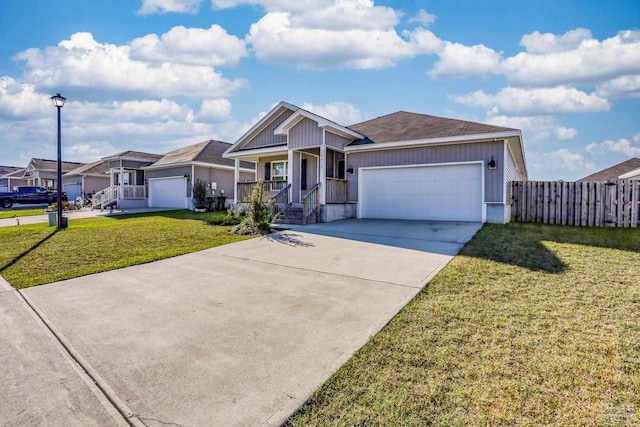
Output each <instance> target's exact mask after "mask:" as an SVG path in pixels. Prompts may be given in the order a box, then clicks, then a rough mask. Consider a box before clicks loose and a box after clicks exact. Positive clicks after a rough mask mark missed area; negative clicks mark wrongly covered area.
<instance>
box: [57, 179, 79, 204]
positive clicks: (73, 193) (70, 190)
mask: <svg viewBox="0 0 640 427" xmlns="http://www.w3.org/2000/svg"><path fill="white" fill-rule="evenodd" d="M62 191H63V192H65V193H67V198H68V199H69V200H71V201H74V200H76V199H77V198H78V197H80V196H81V195H82V184H80V183H79V182H73V183H68V184H65V183H63V184H62Z"/></svg>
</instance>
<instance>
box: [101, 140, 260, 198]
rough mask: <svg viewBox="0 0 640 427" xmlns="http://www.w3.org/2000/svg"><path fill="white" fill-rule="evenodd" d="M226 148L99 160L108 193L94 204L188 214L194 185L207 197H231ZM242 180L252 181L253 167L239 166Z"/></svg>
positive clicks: (206, 146) (202, 146)
mask: <svg viewBox="0 0 640 427" xmlns="http://www.w3.org/2000/svg"><path fill="white" fill-rule="evenodd" d="M229 147H230V144H228V143H225V142H221V141H214V140H210V141H204V142H200V143H197V144H194V145H190V146H188V147H184V148H179V149H177V150H174V151H170V152H168V153H166V154H164V155H160V154H151V153H142V152H138V151H125V152H122V153H118V154H114V155H112V156H108V157H104V158H103V159H102V160H103V161H106V162H107V164H108V167H109V169H108V173H109V179H108V181H107V187H106V188H104V189H102V190H100V191H97V192H96V195H95V196H96V197H95V199H94V204H95V205H96V206H97V205H99V206H101V207H106V206H109V205H117V206H118V207H119V208H121V209H129V208H140V207H159V208H176V209H191V208H193V206H192V203H191V189H192V188H193V184H194V183H195V182H196V181H197V180H202V181H203V182H204V183H205V185H206V186H207V191H208V193H209V195H210V196H224V197H228V198H229V203H231V200H232V199H233V197H234V188H235V187H234V172H235V162H234V161H233V160H229V159H225V158H223V157H222V154H223V153H224V152H225V150H226V149H227V148H229ZM238 173H239V176H240V178H241V179H245V180H254V179H255V170H254V167H253V164H252V163H248V162H246V163H245V162H242V164H240V165H239V170H238Z"/></svg>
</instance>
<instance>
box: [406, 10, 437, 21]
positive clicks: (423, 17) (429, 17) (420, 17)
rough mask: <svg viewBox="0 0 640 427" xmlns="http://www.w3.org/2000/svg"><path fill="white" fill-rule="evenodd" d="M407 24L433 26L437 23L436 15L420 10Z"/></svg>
mask: <svg viewBox="0 0 640 427" xmlns="http://www.w3.org/2000/svg"><path fill="white" fill-rule="evenodd" d="M407 22H409V23H413V22H417V23H418V24H422V25H431V24H433V23H434V22H436V15H434V14H432V13H429V12H427V11H426V10H424V9H420V10H419V11H418V13H417V14H416V16H414V17H411V18H409V19H408V21H407Z"/></svg>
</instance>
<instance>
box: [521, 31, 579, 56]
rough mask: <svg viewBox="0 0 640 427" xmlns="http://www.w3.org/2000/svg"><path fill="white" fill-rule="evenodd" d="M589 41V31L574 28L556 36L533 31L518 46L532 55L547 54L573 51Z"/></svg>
mask: <svg viewBox="0 0 640 427" xmlns="http://www.w3.org/2000/svg"><path fill="white" fill-rule="evenodd" d="M589 40H591V31H589V30H587V29H585V28H576V29H575V30H571V31H567V32H566V33H564V34H562V35H560V36H557V35H555V34H552V33H545V34H541V33H540V32H538V31H534V32H533V33H531V34H525V35H524V36H522V39H521V41H520V44H521V45H522V46H524V47H525V48H526V49H527V52H529V53H532V54H542V55H543V54H547V53H556V52H566V51H570V50H575V49H577V48H579V47H580V45H581V44H582V43H583V42H585V41H589Z"/></svg>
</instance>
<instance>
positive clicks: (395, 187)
mask: <svg viewBox="0 0 640 427" xmlns="http://www.w3.org/2000/svg"><path fill="white" fill-rule="evenodd" d="M359 179H360V190H361V191H360V217H361V218H385V219H421V220H432V221H473V222H480V221H482V193H483V189H482V165H481V164H463V165H442V166H416V167H413V166H412V167H397V168H383V169H361V170H360V177H359Z"/></svg>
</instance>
